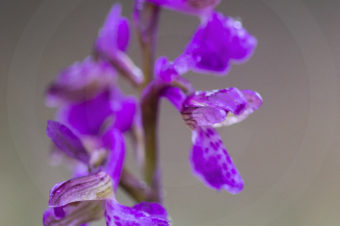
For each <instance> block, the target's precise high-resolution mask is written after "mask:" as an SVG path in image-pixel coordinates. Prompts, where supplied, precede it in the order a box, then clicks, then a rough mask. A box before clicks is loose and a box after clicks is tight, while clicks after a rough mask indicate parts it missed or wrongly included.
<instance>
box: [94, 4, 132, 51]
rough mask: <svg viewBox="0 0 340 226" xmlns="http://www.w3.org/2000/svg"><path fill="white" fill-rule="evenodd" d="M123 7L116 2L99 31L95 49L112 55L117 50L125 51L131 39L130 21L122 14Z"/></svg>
mask: <svg viewBox="0 0 340 226" xmlns="http://www.w3.org/2000/svg"><path fill="white" fill-rule="evenodd" d="M121 11H122V7H121V6H120V5H119V4H115V5H114V6H113V7H112V9H111V11H110V12H109V14H108V16H107V17H106V21H105V23H104V25H103V26H102V28H101V29H100V31H99V33H98V38H97V40H96V43H95V50H96V51H97V52H99V53H100V54H103V55H106V56H108V57H112V56H113V55H115V54H116V52H117V51H122V52H125V51H126V49H127V47H128V44H129V40H130V28H129V22H128V20H127V19H126V18H125V17H122V16H121Z"/></svg>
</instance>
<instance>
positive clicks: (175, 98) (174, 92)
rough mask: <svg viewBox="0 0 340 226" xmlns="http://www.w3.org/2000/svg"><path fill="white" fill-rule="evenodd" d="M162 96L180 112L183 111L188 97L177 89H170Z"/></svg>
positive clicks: (164, 91)
mask: <svg viewBox="0 0 340 226" xmlns="http://www.w3.org/2000/svg"><path fill="white" fill-rule="evenodd" d="M162 96H164V97H166V98H167V99H168V100H169V101H170V102H171V103H172V104H173V105H174V106H175V107H176V108H177V109H178V110H179V111H180V110H181V109H182V105H183V102H184V100H185V98H186V95H185V94H184V93H183V92H182V90H180V89H179V88H176V87H169V88H167V89H165V90H163V92H162Z"/></svg>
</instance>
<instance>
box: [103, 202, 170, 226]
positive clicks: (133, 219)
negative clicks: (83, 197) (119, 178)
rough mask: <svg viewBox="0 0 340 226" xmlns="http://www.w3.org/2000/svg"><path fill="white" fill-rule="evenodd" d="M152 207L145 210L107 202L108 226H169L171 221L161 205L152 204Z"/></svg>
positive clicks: (138, 206)
mask: <svg viewBox="0 0 340 226" xmlns="http://www.w3.org/2000/svg"><path fill="white" fill-rule="evenodd" d="M142 205H146V204H142ZM151 207H152V208H151V209H147V210H144V208H146V207H145V206H144V207H143V206H140V205H137V207H136V206H134V207H128V206H123V205H121V204H119V203H118V202H117V201H115V200H109V201H106V208H105V219H106V224H107V225H108V226H117V225H121V226H125V225H126V226H128V225H131V226H132V225H134V226H151V225H154V226H168V225H169V221H168V220H167V218H166V213H164V208H163V207H162V206H160V205H159V204H152V206H151Z"/></svg>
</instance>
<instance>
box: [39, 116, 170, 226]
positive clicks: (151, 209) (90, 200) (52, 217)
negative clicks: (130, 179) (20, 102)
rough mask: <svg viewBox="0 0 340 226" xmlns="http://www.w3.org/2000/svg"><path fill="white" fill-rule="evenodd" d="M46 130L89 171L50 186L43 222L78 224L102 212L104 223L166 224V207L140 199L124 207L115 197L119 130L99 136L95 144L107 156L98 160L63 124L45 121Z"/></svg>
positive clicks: (121, 145)
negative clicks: (133, 204) (97, 142)
mask: <svg viewBox="0 0 340 226" xmlns="http://www.w3.org/2000/svg"><path fill="white" fill-rule="evenodd" d="M47 133H48V135H49V137H50V138H51V140H52V141H53V142H54V143H55V144H56V146H58V148H60V150H61V151H63V152H64V153H65V154H67V155H68V156H69V157H72V158H75V159H76V160H78V161H81V162H82V163H83V164H85V165H87V167H88V169H89V171H88V174H86V175H84V176H80V177H74V178H72V179H70V180H68V181H64V182H60V183H57V184H56V185H55V186H54V187H53V188H52V190H51V192H50V200H49V207H50V208H49V209H48V210H46V212H45V214H44V218H43V223H44V225H46V226H47V225H49V226H50V225H80V224H84V223H87V222H90V221H94V220H97V219H100V218H101V217H102V216H103V215H105V219H106V223H107V225H145V226H147V225H160V226H166V225H169V221H168V219H167V213H166V210H165V209H164V207H162V206H161V205H159V204H157V203H148V202H141V203H139V204H137V205H135V206H133V207H128V206H124V205H122V204H120V203H119V202H118V201H117V200H116V198H115V192H116V190H117V187H118V183H119V180H120V176H121V172H122V169H123V162H124V158H125V143H124V138H123V136H122V134H121V133H120V132H119V130H117V129H114V128H113V129H111V130H109V131H108V132H106V133H105V134H104V135H103V136H102V137H101V143H100V147H99V148H100V149H104V150H105V152H106V155H107V156H108V157H107V160H102V159H99V161H100V160H102V162H91V161H90V159H92V157H93V156H91V154H90V153H91V152H88V151H87V150H86V148H85V145H83V144H82V141H81V138H80V137H78V136H77V135H75V134H74V133H73V132H72V131H71V129H70V128H68V127H67V126H65V125H63V124H60V123H58V122H55V121H49V123H48V126H47ZM92 153H94V151H92ZM105 159H106V158H105ZM97 160H98V159H97ZM94 163H95V164H94Z"/></svg>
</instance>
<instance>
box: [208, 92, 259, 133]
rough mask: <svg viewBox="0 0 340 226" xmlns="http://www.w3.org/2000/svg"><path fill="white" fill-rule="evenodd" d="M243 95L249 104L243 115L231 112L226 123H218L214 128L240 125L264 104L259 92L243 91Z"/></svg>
mask: <svg viewBox="0 0 340 226" xmlns="http://www.w3.org/2000/svg"><path fill="white" fill-rule="evenodd" d="M242 94H243V96H244V97H245V98H246V100H247V104H246V106H245V109H244V110H243V111H242V113H240V114H238V115H236V114H234V113H232V112H229V113H228V115H227V117H226V118H225V119H224V121H223V122H221V123H216V124H215V125H214V127H220V126H230V125H233V124H235V123H239V122H241V121H243V120H244V119H246V118H247V117H248V116H249V115H250V114H252V113H253V112H254V111H256V110H257V109H258V108H259V107H260V106H261V105H262V103H263V101H262V97H261V96H260V94H258V93H257V92H254V91H252V90H242Z"/></svg>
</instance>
